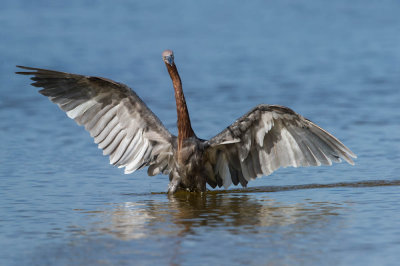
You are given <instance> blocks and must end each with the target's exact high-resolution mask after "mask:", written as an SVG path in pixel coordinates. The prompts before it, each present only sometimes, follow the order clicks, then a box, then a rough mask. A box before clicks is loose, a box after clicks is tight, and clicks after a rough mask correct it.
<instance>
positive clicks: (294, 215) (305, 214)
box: [95, 193, 343, 240]
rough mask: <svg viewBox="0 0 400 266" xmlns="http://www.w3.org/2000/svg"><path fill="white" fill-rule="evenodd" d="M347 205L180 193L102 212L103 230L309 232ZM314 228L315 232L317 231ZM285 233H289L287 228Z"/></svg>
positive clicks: (122, 233) (119, 233)
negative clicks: (216, 229) (298, 230)
mask: <svg viewBox="0 0 400 266" xmlns="http://www.w3.org/2000/svg"><path fill="white" fill-rule="evenodd" d="M341 208H343V206H341V204H338V203H329V202H301V203H292V204H287V203H281V202H277V201H275V200H274V199H272V198H269V197H266V196H265V197H257V196H254V195H248V194H241V193H232V194H225V193H207V194H203V195H200V194H198V193H176V194H174V195H170V196H169V197H168V201H167V202H166V201H164V200H161V201H160V200H146V201H144V202H125V203H123V204H117V205H115V206H114V207H113V208H112V209H107V210H104V212H100V213H101V215H99V218H101V219H105V220H101V221H97V222H96V225H95V226H96V227H97V229H96V230H98V231H101V232H103V233H105V234H111V235H113V236H115V237H117V238H119V239H124V240H130V239H140V238H148V237H151V236H155V235H157V236H183V235H187V234H195V233H196V230H198V228H202V229H203V230H204V228H209V229H211V228H224V229H227V228H229V229H228V230H229V231H230V232H231V233H240V232H241V231H245V232H246V234H248V233H251V232H254V233H257V232H259V231H260V230H262V231H264V232H266V231H270V230H271V231H273V232H276V230H278V228H280V227H284V226H289V225H292V228H291V229H290V230H289V231H291V230H297V229H301V228H302V227H307V226H308V225H309V224H310V223H320V222H323V221H324V220H326V219H327V218H329V217H333V216H336V215H337V214H338V212H339V210H340V209H341ZM313 228H314V227H313ZM283 230H285V231H287V230H288V228H287V227H284V229H283Z"/></svg>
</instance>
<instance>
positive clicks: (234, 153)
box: [205, 105, 356, 188]
mask: <svg viewBox="0 0 400 266" xmlns="http://www.w3.org/2000/svg"><path fill="white" fill-rule="evenodd" d="M207 145H208V148H207V149H206V150H205V154H206V155H205V169H206V173H207V182H208V184H209V185H211V186H212V187H215V186H217V185H218V186H219V187H221V186H222V185H223V186H224V187H225V188H227V187H229V186H230V185H231V183H233V184H234V185H237V184H239V183H241V185H242V186H246V185H247V183H248V181H250V180H252V179H255V178H256V177H259V176H262V175H270V174H271V173H272V172H274V171H275V170H276V169H278V168H279V167H288V166H294V167H299V166H319V165H331V164H332V162H340V161H341V159H344V160H345V161H346V162H348V163H349V164H354V162H353V160H352V159H351V157H353V158H356V155H355V154H354V153H353V152H352V151H350V149H348V148H347V147H346V146H345V145H344V144H343V143H341V142H340V141H339V140H338V139H337V138H335V137H334V136H332V135H331V134H330V133H328V132H327V131H325V130H324V129H322V128H320V127H319V126H317V125H316V124H314V123H313V122H311V121H309V120H307V119H306V118H304V117H302V116H301V115H299V114H297V113H295V112H294V111H292V110H291V109H289V108H287V107H284V106H278V105H259V106H257V107H255V108H254V109H253V110H251V111H250V112H248V113H247V114H245V115H244V116H242V117H241V118H239V119H238V120H237V121H236V122H235V123H233V124H232V125H230V126H229V127H227V128H226V129H225V130H224V131H222V132H221V133H219V134H218V135H217V136H215V137H214V138H212V139H210V140H209V141H208V142H207Z"/></svg>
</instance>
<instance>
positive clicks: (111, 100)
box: [17, 50, 356, 193]
mask: <svg viewBox="0 0 400 266" xmlns="http://www.w3.org/2000/svg"><path fill="white" fill-rule="evenodd" d="M162 58H163V60H164V63H165V65H166V67H167V69H168V73H169V75H170V77H171V79H172V84H173V87H174V90H175V100H176V110H177V115H178V137H176V136H174V135H172V134H171V133H170V132H169V131H168V130H167V129H166V128H165V127H164V125H163V124H162V123H161V121H160V120H159V119H158V118H157V116H156V115H155V114H154V113H153V112H152V111H151V110H150V109H149V108H148V107H147V106H146V104H145V103H144V102H143V101H142V100H141V99H140V98H139V97H138V96H137V95H136V93H135V92H134V91H132V90H131V89H130V88H129V87H127V86H125V85H124V84H121V83H118V82H115V81H112V80H109V79H105V78H101V77H91V76H82V75H76V74H70V73H64V72H59V71H53V70H45V69H40V68H33V67H24V66H18V67H19V68H22V69H25V70H29V71H26V72H17V74H23V75H33V77H32V80H33V81H35V82H34V83H32V85H33V86H35V87H42V88H43V89H41V90H40V91H39V92H40V93H41V94H43V95H44V96H47V97H48V98H49V99H50V100H51V101H52V102H54V103H56V104H57V105H58V106H59V107H60V108H61V109H62V110H64V111H65V112H66V113H67V115H68V116H69V117H70V118H72V119H74V120H75V121H76V122H77V123H78V124H79V125H83V126H84V127H85V129H86V130H87V131H89V132H90V135H91V136H92V137H93V138H94V142H95V143H97V144H98V146H99V148H100V149H102V150H103V154H104V155H109V156H110V163H111V164H113V165H116V166H118V167H125V173H126V174H129V173H132V172H134V171H135V170H137V169H140V168H142V167H145V166H148V171H147V172H148V174H149V175H150V176H153V175H157V174H160V173H162V174H165V175H169V180H170V183H169V186H168V192H169V193H174V192H175V191H177V190H178V189H179V190H180V189H182V190H189V191H205V190H206V184H207V183H208V184H209V185H210V186H211V187H212V188H215V187H216V186H218V187H221V186H224V187H225V188H228V187H229V186H230V185H231V184H232V183H233V184H234V185H238V184H239V183H240V184H241V185H242V186H243V187H246V185H247V183H248V181H250V180H252V179H255V178H256V177H260V176H263V175H270V174H271V173H272V172H274V171H275V170H276V169H278V168H279V167H287V166H294V167H299V166H319V165H322V164H323V165H331V164H332V162H340V161H341V159H344V160H345V161H346V162H348V163H349V164H354V163H353V160H352V159H351V157H353V158H356V156H355V154H354V153H353V152H351V151H350V150H349V149H348V148H347V147H346V146H345V145H344V144H342V143H341V142H340V141H339V140H338V139H337V138H335V137H334V136H332V135H331V134H329V133H328V132H327V131H325V130H324V129H322V128H320V127H319V126H317V125H316V124H314V123H313V122H311V121H310V120H308V119H306V118H304V117H303V116H301V115H299V114H297V113H295V112H294V111H292V110H291V109H289V108H287V107H284V106H279V105H265V104H262V105H258V106H256V107H255V108H253V109H252V110H250V111H249V112H248V113H247V114H245V115H244V116H242V117H240V118H239V119H238V120H236V121H235V122H234V123H233V124H232V125H230V126H228V127H227V128H226V129H225V130H223V131H222V132H221V133H219V134H218V135H216V136H215V137H213V138H211V139H210V140H203V139H200V138H198V137H197V136H196V134H195V133H194V131H193V129H192V126H191V124H190V118H189V112H188V109H187V106H186V102H185V96H184V95H183V91H182V83H181V79H180V77H179V73H178V70H177V68H176V65H175V62H174V54H173V52H172V51H171V50H166V51H164V52H163V53H162Z"/></svg>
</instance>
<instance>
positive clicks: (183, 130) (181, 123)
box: [163, 50, 196, 153]
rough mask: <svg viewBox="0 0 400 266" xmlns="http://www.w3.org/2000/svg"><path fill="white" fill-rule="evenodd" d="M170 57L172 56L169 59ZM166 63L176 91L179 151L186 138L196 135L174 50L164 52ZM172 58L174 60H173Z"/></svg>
mask: <svg viewBox="0 0 400 266" xmlns="http://www.w3.org/2000/svg"><path fill="white" fill-rule="evenodd" d="M167 51H169V50H167ZM169 57H172V58H171V59H169ZM163 58H164V62H165V65H166V67H167V69H168V73H169V75H170V77H171V79H172V84H173V86H174V91H175V101H176V112H177V116H178V153H180V151H181V149H182V144H183V141H184V140H185V139H188V138H190V137H194V136H196V135H195V133H194V131H193V129H192V125H191V123H190V117H189V111H188V108H187V106H186V100H185V95H184V94H183V90H182V81H181V78H180V76H179V73H178V69H177V67H176V65H175V62H174V61H173V54H172V51H171V53H170V54H166V55H164V54H163ZM171 60H172V61H171Z"/></svg>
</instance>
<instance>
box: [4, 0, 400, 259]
mask: <svg viewBox="0 0 400 266" xmlns="http://www.w3.org/2000/svg"><path fill="white" fill-rule="evenodd" d="M398 14H400V5H399V3H398V1H394V0H393V1H388V0H387V1H372V0H370V1H361V0H359V1H352V2H351V3H350V2H348V1H344V0H343V1H341V0H340V1H332V2H326V1H324V2H321V3H319V2H317V1H311V0H310V1H306V0H300V1H289V0H284V1H253V2H252V3H246V4H245V3H241V4H240V5H239V4H235V5H234V4H230V5H228V4H226V3H225V2H218V1H217V2H215V1H202V2H201V3H197V4H194V3H189V2H187V1H175V2H173V3H171V2H168V3H167V2H164V1H159V2H156V1H153V2H152V3H143V2H137V3H135V2H130V3H126V2H122V1H121V2H119V1H113V2H112V3H111V2H99V3H96V4H93V3H92V2H87V1H86V2H85V1H68V2H65V3H59V4H55V3H53V2H48V1H44V0H40V1H34V2H31V1H3V2H2V8H1V9H0V25H1V27H0V39H1V42H0V58H1V59H0V80H1V87H0V144H1V147H2V149H1V150H0V181H1V182H0V191H1V193H0V214H1V215H0V247H1V249H0V265H90V264H99V265H129V264H131V265H137V264H140V265H154V264H156V263H161V264H176V265H180V264H183V265H185V264H186V265H187V264H202V265H204V264H211V263H217V264H229V265H232V264H256V265H259V264H263V265H265V264H266V265H292V264H303V265H321V264H324V265H326V264H328V265H349V264H351V265H396V264H398V261H399V259H400V255H399V251H400V222H399V221H400V204H399V202H400V193H399V189H400V176H399V172H400V135H399V132H400V106H399V102H400V89H399V88H400V49H399V47H400V34H399V33H400V17H399V16H398ZM167 48H169V49H173V50H174V52H175V58H176V62H177V64H178V68H179V70H180V73H181V77H182V80H183V83H184V84H183V85H184V91H185V94H186V100H187V103H188V107H189V111H190V113H191V118H192V124H193V128H194V130H195V131H196V133H197V135H198V136H199V137H201V138H210V137H212V136H214V135H215V134H217V133H218V132H219V131H221V130H223V129H224V128H225V127H226V126H228V125H229V124H230V123H232V122H233V121H234V120H235V119H236V118H238V117H240V116H241V115H242V114H243V113H245V112H247V111H248V110H249V109H251V108H252V107H253V106H254V105H256V104H259V103H269V104H281V105H286V106H289V107H291V108H292V109H294V110H295V111H297V112H299V113H301V114H302V115H304V116H305V117H307V118H309V119H311V120H313V121H314V122H315V123H317V124H318V125H320V126H322V127H323V128H325V129H327V130H328V131H330V132H331V133H333V134H334V135H335V136H337V137H338V138H339V139H340V140H342V141H343V142H344V143H345V144H346V145H347V146H348V147H349V148H350V149H352V150H353V151H354V152H355V153H356V154H357V155H358V159H357V160H356V165H355V166H350V165H346V164H336V165H334V166H333V167H319V168H298V169H295V168H287V169H280V170H278V171H277V172H275V173H274V174H272V175H271V176H268V177H263V178H260V179H258V180H256V181H252V182H250V184H249V187H248V188H246V189H241V188H235V187H231V188H230V189H229V190H227V191H226V190H216V191H211V192H208V193H206V194H203V195H201V194H188V193H180V194H177V195H174V196H168V195H167V194H165V191H166V189H167V184H168V178H167V177H166V176H156V177H147V175H146V172H145V171H138V172H136V173H134V174H132V175H123V171H122V170H121V169H117V168H114V167H112V166H110V165H109V164H108V159H107V158H105V157H102V156H101V151H99V150H98V149H97V147H96V146H95V145H94V144H93V141H92V139H91V138H90V137H89V135H88V134H87V133H86V132H85V131H84V130H83V129H82V128H80V127H78V126H76V125H75V123H74V122H73V121H71V120H69V119H67V117H66V116H65V114H64V113H63V112H61V111H60V110H58V109H57V108H56V106H55V105H53V104H51V103H50V102H49V101H48V100H47V99H45V97H43V96H41V95H39V94H38V93H37V92H36V89H35V88H33V87H31V86H29V83H30V82H29V81H28V79H27V77H22V76H16V75H14V74H13V72H14V71H16V68H15V65H17V64H19V65H28V66H36V67H43V68H50V69H57V70H61V71H67V72H75V73H82V74H89V75H98V76H104V77H108V78H111V79H113V80H116V81H120V82H123V83H126V84H128V85H129V86H131V87H132V88H134V90H135V91H136V92H137V94H138V95H139V96H140V97H142V99H144V101H145V102H146V103H147V104H148V105H149V107H150V108H151V109H152V110H153V111H154V112H155V113H156V114H157V115H158V116H159V117H160V119H161V120H162V121H163V122H164V124H165V125H166V126H167V128H168V129H169V130H171V132H173V133H176V129H175V121H176V110H175V102H174V97H173V91H172V86H171V82H170V79H169V77H168V74H167V71H166V70H165V66H164V64H163V63H162V60H161V52H162V51H163V50H164V49H167Z"/></svg>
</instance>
